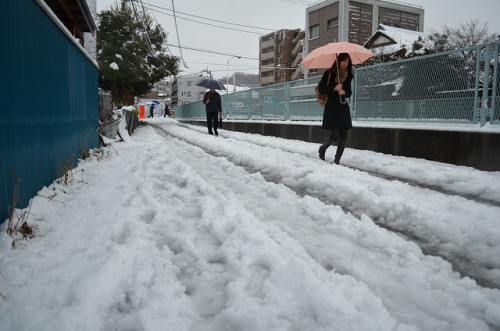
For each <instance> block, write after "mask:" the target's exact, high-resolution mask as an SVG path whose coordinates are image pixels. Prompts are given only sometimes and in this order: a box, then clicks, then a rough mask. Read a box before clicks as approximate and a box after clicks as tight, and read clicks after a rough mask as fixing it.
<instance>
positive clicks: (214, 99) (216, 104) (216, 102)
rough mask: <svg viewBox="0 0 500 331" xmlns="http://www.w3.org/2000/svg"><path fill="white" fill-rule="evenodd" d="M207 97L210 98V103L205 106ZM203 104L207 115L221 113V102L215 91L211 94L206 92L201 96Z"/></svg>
mask: <svg viewBox="0 0 500 331" xmlns="http://www.w3.org/2000/svg"><path fill="white" fill-rule="evenodd" d="M208 97H210V102H209V103H208V105H207V100H208ZM203 103H204V104H205V105H206V107H205V110H206V111H207V113H217V112H219V113H221V112H222V102H221V99H220V94H219V93H217V91H214V92H213V93H212V92H210V91H208V92H206V93H205V95H204V96H203Z"/></svg>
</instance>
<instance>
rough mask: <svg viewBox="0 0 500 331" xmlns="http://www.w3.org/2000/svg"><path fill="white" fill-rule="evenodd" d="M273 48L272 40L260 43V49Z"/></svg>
mask: <svg viewBox="0 0 500 331" xmlns="http://www.w3.org/2000/svg"><path fill="white" fill-rule="evenodd" d="M272 46H274V39H271V40H266V41H263V42H261V43H260V49H265V48H268V47H272Z"/></svg>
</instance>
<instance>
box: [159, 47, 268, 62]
mask: <svg viewBox="0 0 500 331" xmlns="http://www.w3.org/2000/svg"><path fill="white" fill-rule="evenodd" d="M166 45H167V46H170V47H177V48H181V47H180V46H179V45H173V44H166ZM183 48H184V49H189V50H192V51H197V52H204V53H211V54H218V55H225V56H239V57H241V58H242V59H248V60H255V61H258V60H259V59H258V58H255V57H250V56H242V55H237V54H229V53H222V52H216V51H211V50H206V49H201V48H194V47H186V46H183Z"/></svg>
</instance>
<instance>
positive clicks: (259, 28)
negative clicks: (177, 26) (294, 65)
mask: <svg viewBox="0 0 500 331" xmlns="http://www.w3.org/2000/svg"><path fill="white" fill-rule="evenodd" d="M132 1H138V0H132ZM150 6H151V7H155V8H159V9H162V10H166V11H169V12H172V11H173V10H172V9H169V8H165V7H161V6H156V5H150ZM156 12H158V13H161V14H165V15H169V16H172V15H170V14H168V13H164V12H160V11H158V10H157V11H156ZM176 13H177V14H183V15H186V16H189V17H195V18H201V19H203V20H207V21H211V22H217V23H222V24H228V25H234V26H240V27H244V28H251V29H257V30H266V31H275V30H276V29H271V28H263V27H258V26H252V25H245V24H238V23H232V22H227V21H221V20H216V19H213V18H208V17H203V16H197V15H193V14H188V13H183V12H180V11H176ZM179 19H184V20H187V21H191V22H195V23H199V24H205V25H213V26H216V27H222V26H219V25H214V24H209V23H202V22H198V21H195V20H190V19H188V18H183V17H179ZM222 28H225V29H231V28H228V27H222ZM232 30H234V29H232ZM239 31H243V32H249V33H257V34H259V33H258V32H253V31H246V30H239Z"/></svg>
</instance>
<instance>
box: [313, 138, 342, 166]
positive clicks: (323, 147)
mask: <svg viewBox="0 0 500 331" xmlns="http://www.w3.org/2000/svg"><path fill="white" fill-rule="evenodd" d="M337 143H338V147H337V153H335V160H334V161H333V163H335V164H339V163H340V158H341V157H342V154H343V153H344V149H345V144H346V140H345V139H337V140H335V141H333V139H332V138H330V136H328V138H326V140H325V142H324V143H323V145H321V146H319V149H318V154H319V158H320V159H322V160H323V161H324V160H325V153H326V150H327V149H328V147H330V145H337Z"/></svg>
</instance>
